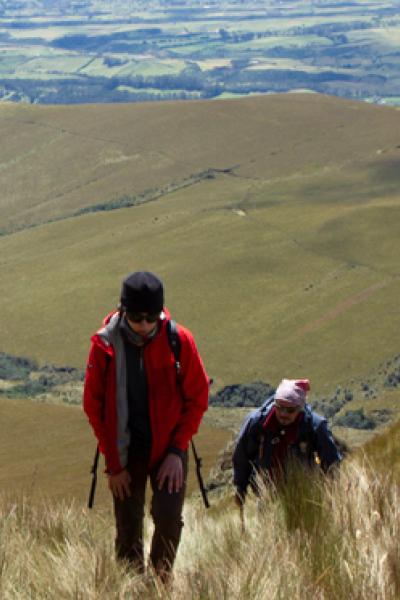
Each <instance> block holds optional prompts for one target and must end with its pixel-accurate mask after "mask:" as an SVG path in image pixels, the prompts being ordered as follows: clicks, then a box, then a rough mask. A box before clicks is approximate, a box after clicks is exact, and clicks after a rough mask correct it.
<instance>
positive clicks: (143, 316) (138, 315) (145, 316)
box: [126, 312, 160, 323]
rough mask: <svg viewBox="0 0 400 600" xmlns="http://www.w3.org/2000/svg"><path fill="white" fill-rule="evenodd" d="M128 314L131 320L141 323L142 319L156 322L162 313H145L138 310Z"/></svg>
mask: <svg viewBox="0 0 400 600" xmlns="http://www.w3.org/2000/svg"><path fill="white" fill-rule="evenodd" d="M126 316H127V318H128V319H129V321H132V322H133V323H141V322H142V321H147V323H155V322H156V321H157V319H158V318H159V316H160V313H154V314H143V313H137V312H133V313H131V312H127V313H126Z"/></svg>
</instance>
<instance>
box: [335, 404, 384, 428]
mask: <svg viewBox="0 0 400 600" xmlns="http://www.w3.org/2000/svg"><path fill="white" fill-rule="evenodd" d="M335 425H339V426H340V427H351V428H352V429H375V427H376V422H375V421H374V420H373V419H372V418H371V417H369V416H367V415H366V414H364V409H363V408H359V409H357V410H348V411H346V413H345V414H344V415H343V416H341V417H337V418H336V419H335Z"/></svg>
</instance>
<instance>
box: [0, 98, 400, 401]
mask: <svg viewBox="0 0 400 600" xmlns="http://www.w3.org/2000/svg"><path fill="white" fill-rule="evenodd" d="M222 108H223V110H222ZM1 112H2V111H0V124H1V126H2V127H3V128H5V127H8V128H9V129H8V130H9V131H11V130H12V128H14V131H16V132H17V134H18V135H14V137H10V144H9V145H7V146H5V147H4V148H3V149H2V150H1V151H0V156H1V163H0V165H1V164H4V165H5V166H4V171H3V177H4V180H3V181H4V186H3V189H4V190H5V192H7V194H10V193H11V190H13V197H14V198H15V200H14V202H13V203H8V205H7V206H6V207H4V209H3V215H4V218H5V219H7V216H8V219H9V223H23V222H24V221H25V222H26V221H28V222H29V220H30V219H32V220H36V219H44V220H45V219H46V218H47V219H48V218H51V217H53V218H54V217H61V216H63V214H64V215H65V214H68V211H69V210H71V209H75V210H76V209H78V207H79V206H80V207H83V206H85V205H87V204H90V203H92V204H95V203H96V202H93V200H94V196H92V192H94V191H95V190H97V191H98V195H97V194H96V201H98V200H99V199H100V198H101V195H103V197H104V196H106V194H110V196H111V192H112V196H111V198H112V197H114V198H115V197H116V195H117V190H118V189H119V190H120V191H121V192H122V191H123V190H124V189H125V190H129V193H130V195H132V192H133V191H140V188H141V187H143V188H145V189H146V188H147V189H150V188H151V185H149V183H150V182H156V181H157V184H158V186H160V187H161V186H162V183H163V180H164V181H166V182H168V181H169V182H171V181H175V182H176V181H179V179H180V180H181V181H182V179H183V176H184V175H185V173H189V174H190V173H192V174H193V173H196V171H197V172H200V171H201V170H203V169H204V167H205V166H206V165H207V166H213V167H217V168H227V167H234V170H233V173H234V175H229V174H220V175H217V176H216V178H215V179H211V180H203V181H200V182H198V183H195V184H193V185H192V186H190V187H185V188H183V189H181V190H179V191H176V192H175V193H170V194H168V195H167V196H165V198H162V197H161V198H159V199H158V200H155V201H153V202H150V203H147V204H143V205H141V206H136V207H132V208H128V209H121V210H116V211H111V212H107V213H93V214H87V215H83V216H81V217H79V218H78V217H76V218H74V219H65V220H62V221H59V222H56V223H53V224H47V225H43V226H41V227H38V228H36V229H30V230H25V231H21V232H19V233H16V234H13V235H8V236H3V237H2V238H1V239H0V254H1V257H2V261H1V264H0V276H1V278H2V281H3V284H4V289H5V290H6V294H5V295H3V296H2V298H0V307H1V311H2V315H3V320H4V325H3V332H4V337H3V339H4V340H5V341H4V346H3V348H2V349H3V351H5V352H9V353H11V354H15V355H26V356H32V357H34V358H37V359H38V360H40V361H46V360H48V361H51V362H55V363H56V364H71V365H74V366H78V367H82V366H83V365H84V361H85V356H86V353H87V350H88V344H89V338H90V335H91V334H92V333H93V331H95V330H96V329H97V327H98V326H99V325H100V322H101V319H102V317H103V315H104V314H105V313H107V312H108V311H109V310H111V309H112V308H113V307H114V306H115V305H116V303H117V300H118V294H119V286H120V280H121V279H122V277H123V276H124V275H125V274H126V273H127V272H129V271H132V270H134V269H140V268H146V269H150V270H154V271H155V272H156V273H159V274H160V276H161V277H162V278H163V279H164V281H165V284H166V290H167V296H166V302H167V305H168V306H169V308H170V309H171V310H172V313H173V315H174V317H175V318H176V319H177V320H178V321H180V322H182V323H184V324H186V325H187V326H188V327H189V328H191V329H192V330H193V331H194V333H195V336H196V339H197V341H198V345H199V347H200V350H201V352H202V354H203V355H204V358H205V362H206V366H207V369H208V371H209V373H210V375H211V376H212V377H214V378H215V381H216V386H217V387H219V386H222V385H225V384H230V383H233V382H246V381H247V382H249V381H255V380H259V379H262V380H265V381H268V382H270V383H272V384H274V383H277V382H278V381H279V380H280V379H281V378H282V377H283V376H286V377H300V376H307V377H310V378H311V381H312V386H313V392H315V393H317V394H319V393H324V392H325V391H326V390H327V391H329V392H330V391H331V390H332V389H335V388H336V385H339V384H340V383H346V382H347V381H348V380H349V379H351V378H355V379H361V378H363V377H366V376H368V374H369V373H370V372H371V371H374V370H375V369H376V367H377V365H378V364H380V363H381V362H383V361H384V360H386V359H388V358H391V357H392V356H394V355H395V354H396V353H397V351H398V347H397V342H396V337H395V336H393V331H394V330H395V329H396V327H397V326H398V307H397V304H398V302H397V298H398V294H399V280H398V266H397V262H396V256H397V255H398V243H399V242H398V240H399V236H398V226H397V223H398V219H399V197H398V191H397V190H398V184H399V179H400V176H399V175H398V171H397V170H396V168H395V165H396V160H397V154H398V149H397V148H396V146H397V144H398V136H397V133H396V132H397V123H398V113H397V111H394V110H391V109H387V108H386V109H385V108H381V107H375V106H370V105H367V104H357V103H351V102H350V103H348V102H343V101H339V100H336V99H330V98H325V97H320V96H317V95H291V96H268V97H253V98H248V99H244V100H234V101H225V102H224V103H223V104H222V102H218V101H216V102H213V103H203V102H193V103H184V104H174V103H168V104H167V105H162V106H161V105H151V106H149V105H135V106H128V105H127V106H118V107H115V108H114V107H110V106H107V107H103V106H99V107H78V108H77V109H76V110H74V109H72V108H51V107H50V108H48V109H43V108H36V109H32V108H29V109H28V108H22V107H5V109H4V112H3V115H4V116H5V115H8V117H9V118H8V119H7V120H1ZM94 115H96V119H94ZM178 115H179V122H180V123H181V126H180V127H179V128H176V126H175V123H176V119H177V118H178ZM266 115H267V118H266ZM27 121H29V125H27V124H26V122H27ZM20 123H21V127H19V124H20ZM128 123H129V125H128ZM22 124H23V126H22ZM310 128H313V129H312V130H313V134H312V135H311V134H310V131H311V129H310ZM127 130H129V131H127ZM49 133H50V136H51V137H50V139H49V138H48V135H49ZM24 139H26V140H27V145H28V147H24V148H23V150H22V144H21V142H22V140H24ZM94 140H97V141H96V142H94ZM238 140H240V141H241V143H240V144H238ZM18 144H19V145H18ZM25 146H26V145H25ZM57 149H58V150H60V152H61V156H59V154H58V152H57ZM18 151H19V152H21V151H22V152H23V154H22V156H18V154H17V152H18ZM29 152H30V154H29ZM27 153H28V154H27ZM50 153H51V154H50ZM50 156H53V157H54V160H53V161H52V160H50ZM113 156H114V157H115V161H116V162H115V163H113V162H109V163H107V164H105V163H104V162H102V161H104V160H105V159H106V158H108V159H109V160H110V161H112V157H113ZM46 157H48V159H47V160H46ZM124 157H126V158H127V159H126V160H125V159H124ZM62 158H64V163H63V162H62ZM12 161H14V162H12ZM28 163H29V164H31V165H32V166H31V168H32V169H34V170H35V173H36V177H35V179H34V181H31V178H30V177H29V175H28V173H27V172H26V171H25V168H26V165H27V164H28ZM0 168H1V166H0ZM60 172H62V173H63V178H62V179H60V178H59V173H60ZM178 178H179V179H178ZM28 185H29V186H30V190H31V195H30V196H29V197H26V195H25V194H24V192H25V190H26V189H27V186H28ZM7 186H8V187H7ZM53 186H56V187H55V188H54V187H53ZM155 187H156V186H155ZM52 189H53V192H51V190H52ZM54 190H58V192H57V193H56V194H55V192H54ZM58 194H59V200H58V199H57V195H58ZM18 196H19V200H18ZM46 196H47V198H48V202H47V203H43V199H44V198H45V197H46ZM110 196H108V199H110ZM9 197H11V196H9ZM35 197H36V199H35ZM40 199H42V202H40ZM105 199H107V196H106V198H105ZM35 203H36V204H35ZM29 204H30V205H31V206H30V207H29ZM7 213H8V215H7ZM28 288H29V294H27V289H28ZM15 307H17V310H18V319H15V318H14V316H15V310H16V309H15ZM32 315H34V318H32Z"/></svg>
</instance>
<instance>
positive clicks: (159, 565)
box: [114, 454, 187, 575]
mask: <svg viewBox="0 0 400 600" xmlns="http://www.w3.org/2000/svg"><path fill="white" fill-rule="evenodd" d="M127 468H128V471H129V474H130V476H131V478H132V481H131V486H130V487H131V497H130V498H125V499H124V500H119V499H118V498H115V496H114V512H115V520H116V528H117V537H116V542H115V547H116V554H117V558H119V559H125V560H128V561H129V562H130V563H131V564H132V566H133V567H134V568H136V569H137V570H138V571H139V572H144V552H143V520H144V511H145V493H146V483H147V478H148V477H149V478H150V483H151V488H152V493H153V496H152V500H151V516H152V519H153V522H154V534H153V539H152V543H151V550H150V563H151V564H152V565H153V567H154V569H155V570H156V572H157V573H158V574H159V575H162V574H163V573H164V574H167V573H168V572H169V571H170V570H171V568H172V565H173V563H174V560H175V555H176V551H177V549H178V545H179V541H180V538H181V531H182V527H183V520H182V508H183V501H184V497H185V489H186V478H187V454H185V457H184V460H183V473H184V482H183V485H182V487H181V489H180V490H179V492H172V493H171V494H170V493H169V492H168V489H167V484H166V483H164V486H163V488H162V489H161V490H159V489H158V483H157V482H156V476H157V472H158V469H159V465H157V467H155V468H154V469H151V470H150V471H149V470H148V467H147V463H146V460H143V459H137V458H135V459H131V460H130V462H129V465H128V467H127Z"/></svg>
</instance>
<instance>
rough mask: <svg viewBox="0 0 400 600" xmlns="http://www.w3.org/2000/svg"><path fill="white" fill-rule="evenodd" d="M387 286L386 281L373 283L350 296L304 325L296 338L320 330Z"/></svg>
mask: <svg viewBox="0 0 400 600" xmlns="http://www.w3.org/2000/svg"><path fill="white" fill-rule="evenodd" d="M387 284H388V281H387V280H384V281H381V282H379V283H375V284H374V285H371V286H370V287H368V288H366V289H365V290H362V291H361V292H358V294H354V295H353V296H350V297H349V298H347V300H344V301H343V302H341V303H340V304H338V305H337V306H335V307H334V308H331V309H330V310H329V311H328V312H327V313H325V314H324V315H322V316H321V317H319V318H318V319H316V320H315V321H311V323H308V324H307V325H305V326H304V327H302V328H301V329H299V330H298V331H297V332H296V337H298V336H300V337H301V336H303V335H305V334H306V333H310V332H311V331H316V330H317V329H320V328H321V327H322V326H323V325H325V324H326V323H329V322H330V321H333V319H336V317H338V316H339V315H341V314H343V313H344V312H346V311H347V310H349V309H350V308H352V307H353V306H355V305H356V304H360V303H361V302H364V300H367V299H368V298H369V297H370V296H371V295H372V294H373V293H374V292H376V291H377V290H380V289H382V288H383V287H385V286H386V285H387Z"/></svg>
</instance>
